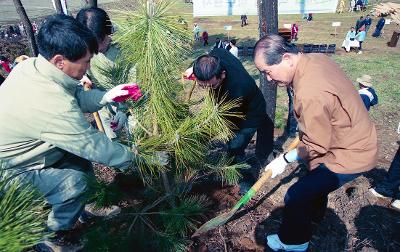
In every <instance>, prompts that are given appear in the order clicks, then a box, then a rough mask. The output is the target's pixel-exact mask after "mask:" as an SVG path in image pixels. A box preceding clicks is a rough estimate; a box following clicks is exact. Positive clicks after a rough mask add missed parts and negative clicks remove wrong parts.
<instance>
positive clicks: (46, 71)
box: [36, 54, 79, 94]
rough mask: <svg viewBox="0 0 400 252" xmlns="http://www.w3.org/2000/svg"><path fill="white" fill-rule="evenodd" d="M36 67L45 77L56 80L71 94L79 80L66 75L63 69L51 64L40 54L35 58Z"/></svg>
mask: <svg viewBox="0 0 400 252" xmlns="http://www.w3.org/2000/svg"><path fill="white" fill-rule="evenodd" d="M36 69H37V71H38V72H39V73H41V74H42V75H44V76H45V77H46V78H49V79H51V80H52V81H54V82H56V83H57V84H59V85H60V86H62V87H63V88H65V89H66V90H68V91H70V92H71V93H72V94H73V92H74V91H75V88H76V86H77V85H78V84H79V80H76V79H74V78H72V77H70V76H68V75H66V74H65V73H64V72H63V71H61V70H60V69H58V68H57V67H56V66H54V65H53V64H51V63H50V62H49V61H48V60H47V59H45V58H44V57H43V56H42V55H40V54H39V56H38V57H37V60H36Z"/></svg>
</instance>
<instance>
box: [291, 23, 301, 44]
mask: <svg viewBox="0 0 400 252" xmlns="http://www.w3.org/2000/svg"><path fill="white" fill-rule="evenodd" d="M298 33H299V27H298V25H297V24H296V23H294V24H292V29H291V33H290V39H291V41H292V43H293V42H295V41H297V34H298Z"/></svg>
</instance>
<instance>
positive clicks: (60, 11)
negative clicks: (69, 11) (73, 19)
mask: <svg viewBox="0 0 400 252" xmlns="http://www.w3.org/2000/svg"><path fill="white" fill-rule="evenodd" d="M53 1H54V5H55V6H56V12H57V14H64V12H63V9H62V5H61V0H53Z"/></svg>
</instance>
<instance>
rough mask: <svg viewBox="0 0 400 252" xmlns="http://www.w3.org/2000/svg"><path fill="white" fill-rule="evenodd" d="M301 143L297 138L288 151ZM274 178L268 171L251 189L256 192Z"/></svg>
mask: <svg viewBox="0 0 400 252" xmlns="http://www.w3.org/2000/svg"><path fill="white" fill-rule="evenodd" d="M299 143H300V138H299V137H296V138H295V139H294V140H293V141H292V142H291V143H290V145H289V147H287V149H286V151H291V150H293V149H295V148H296V147H297V145H298V144H299ZM271 176H272V171H271V170H268V171H266V172H265V173H264V174H263V175H262V176H261V178H260V179H259V180H257V182H256V183H255V184H254V185H253V186H252V187H251V188H252V189H253V190H254V191H256V192H257V191H258V190H259V189H260V188H261V186H262V185H263V184H264V183H265V182H266V181H267V180H268V179H269V178H270V177H271Z"/></svg>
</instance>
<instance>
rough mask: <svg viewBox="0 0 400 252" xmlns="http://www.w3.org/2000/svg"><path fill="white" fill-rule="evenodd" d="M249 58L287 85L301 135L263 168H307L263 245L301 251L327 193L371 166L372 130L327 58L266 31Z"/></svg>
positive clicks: (373, 154) (274, 170)
mask: <svg viewBox="0 0 400 252" xmlns="http://www.w3.org/2000/svg"><path fill="white" fill-rule="evenodd" d="M254 62H255V65H256V67H257V68H258V69H259V70H260V71H261V72H263V73H265V74H266V76H267V79H268V80H269V81H271V82H273V83H275V84H277V85H279V86H284V87H287V86H290V87H292V88H293V90H294V114H295V116H296V119H297V121H298V123H299V131H300V139H301V142H300V144H299V145H298V147H297V149H295V150H293V151H290V152H288V153H285V154H282V155H281V156H279V157H278V158H276V159H275V160H273V161H272V162H271V163H270V164H268V165H267V167H266V168H265V170H271V171H272V177H275V176H277V175H278V174H281V173H282V172H283V171H284V170H285V167H286V166H287V165H288V164H289V163H291V162H294V161H296V160H299V161H300V160H301V161H302V162H304V163H305V164H307V166H308V168H309V172H308V174H307V175H306V176H304V177H302V178H300V179H299V180H298V181H297V182H296V183H294V184H293V185H292V186H291V187H290V188H289V189H288V191H287V193H286V196H285V210H284V217H283V222H282V224H281V227H280V230H279V233H278V234H274V235H269V236H267V244H268V246H269V247H270V248H271V249H272V250H274V251H278V250H283V251H305V250H307V248H308V243H309V241H310V239H311V233H312V226H311V222H312V221H319V220H321V219H322V217H323V214H324V212H325V210H326V207H327V200H328V198H327V196H328V194H329V193H330V192H332V191H334V190H336V189H338V188H339V187H341V186H342V185H343V184H345V183H347V182H349V181H351V180H353V179H355V178H357V177H358V176H360V175H361V174H363V172H366V171H368V170H370V169H372V168H374V167H375V165H376V161H377V136H376V129H375V126H374V124H373V123H372V122H371V121H370V119H369V117H368V112H367V110H366V108H365V106H364V104H363V102H362V100H361V99H360V96H359V95H358V93H357V91H356V90H355V88H354V87H353V85H352V82H351V80H350V79H349V78H347V77H346V75H345V73H344V72H343V71H342V70H341V69H340V67H339V66H338V65H337V64H335V63H334V62H333V61H332V60H331V59H329V58H328V57H327V56H325V55H322V54H307V55H306V54H301V53H299V52H298V50H297V48H296V47H295V46H293V45H291V44H289V43H286V42H285V41H284V39H283V38H282V37H280V36H277V35H270V36H266V37H264V38H262V39H260V40H259V41H258V42H257V44H256V47H255V53H254Z"/></svg>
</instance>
